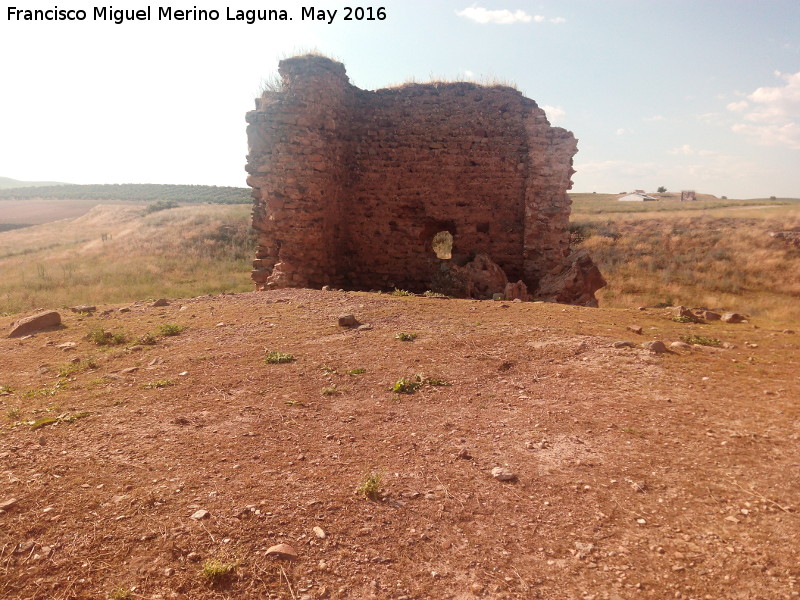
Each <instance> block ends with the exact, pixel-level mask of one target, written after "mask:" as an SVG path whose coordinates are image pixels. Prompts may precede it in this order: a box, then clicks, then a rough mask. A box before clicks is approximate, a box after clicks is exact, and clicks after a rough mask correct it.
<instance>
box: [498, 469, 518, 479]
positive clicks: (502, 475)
mask: <svg viewBox="0 0 800 600" xmlns="http://www.w3.org/2000/svg"><path fill="white" fill-rule="evenodd" d="M492 477H494V478H495V479H497V480H498V481H514V480H516V478H517V476H516V475H515V474H514V473H513V472H511V471H509V470H508V469H506V468H504V467H495V468H494V469H492Z"/></svg>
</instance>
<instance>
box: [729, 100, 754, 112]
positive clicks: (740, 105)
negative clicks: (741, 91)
mask: <svg viewBox="0 0 800 600" xmlns="http://www.w3.org/2000/svg"><path fill="white" fill-rule="evenodd" d="M749 106H750V103H749V102H748V101H747V100H742V101H741V102H731V103H730V104H728V106H727V107H726V108H727V109H728V110H729V111H731V112H744V111H745V110H747V107H749Z"/></svg>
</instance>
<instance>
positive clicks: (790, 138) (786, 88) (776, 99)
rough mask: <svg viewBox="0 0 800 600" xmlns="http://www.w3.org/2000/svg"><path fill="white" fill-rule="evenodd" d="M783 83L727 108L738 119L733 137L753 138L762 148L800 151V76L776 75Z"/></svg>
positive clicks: (754, 93) (759, 91) (762, 90)
mask: <svg viewBox="0 0 800 600" xmlns="http://www.w3.org/2000/svg"><path fill="white" fill-rule="evenodd" d="M775 76H776V77H779V78H780V79H782V80H783V81H784V84H783V85H780V86H777V87H760V88H758V89H756V90H755V91H754V92H753V93H752V94H749V95H748V96H747V100H749V103H748V102H747V101H745V100H743V101H741V102H734V103H731V104H729V105H728V110H730V111H731V112H737V113H740V114H741V115H742V116H741V119H742V120H743V121H740V122H738V123H735V124H734V125H733V126H732V129H733V131H734V132H736V133H740V134H743V135H747V136H749V137H752V138H753V139H754V140H755V141H756V142H757V143H758V144H761V145H764V146H785V147H787V148H791V149H792V150H800V72H797V73H794V74H790V73H781V72H780V71H775Z"/></svg>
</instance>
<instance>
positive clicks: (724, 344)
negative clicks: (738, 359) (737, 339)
mask: <svg viewBox="0 0 800 600" xmlns="http://www.w3.org/2000/svg"><path fill="white" fill-rule="evenodd" d="M720 347H721V348H725V350H733V349H735V348H736V344H731V343H730V342H722V345H721V346H720Z"/></svg>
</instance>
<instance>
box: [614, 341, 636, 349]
mask: <svg viewBox="0 0 800 600" xmlns="http://www.w3.org/2000/svg"><path fill="white" fill-rule="evenodd" d="M612 346H614V348H635V347H636V344H634V343H633V342H625V341H619V342H614V343H613V344H612Z"/></svg>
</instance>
